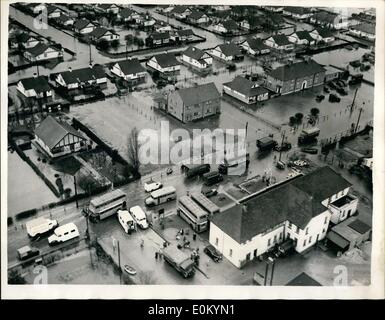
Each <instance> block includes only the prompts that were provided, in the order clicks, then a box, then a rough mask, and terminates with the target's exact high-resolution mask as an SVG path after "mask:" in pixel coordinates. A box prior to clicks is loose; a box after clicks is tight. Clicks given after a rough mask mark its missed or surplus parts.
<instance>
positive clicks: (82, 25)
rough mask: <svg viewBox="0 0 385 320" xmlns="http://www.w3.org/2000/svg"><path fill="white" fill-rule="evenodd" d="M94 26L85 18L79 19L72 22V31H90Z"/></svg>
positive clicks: (82, 32)
mask: <svg viewBox="0 0 385 320" xmlns="http://www.w3.org/2000/svg"><path fill="white" fill-rule="evenodd" d="M95 28H96V26H95V25H94V24H93V23H92V22H91V21H89V20H87V19H79V20H77V21H76V22H75V23H74V31H75V32H76V33H80V34H86V33H90V32H92V31H93V30H94V29H95Z"/></svg>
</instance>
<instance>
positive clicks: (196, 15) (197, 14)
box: [189, 10, 206, 20]
mask: <svg viewBox="0 0 385 320" xmlns="http://www.w3.org/2000/svg"><path fill="white" fill-rule="evenodd" d="M204 15H206V14H205V13H204V12H202V11H198V10H194V11H192V12H191V14H190V15H189V18H190V19H193V20H198V19H200V18H202V17H203V16H204Z"/></svg>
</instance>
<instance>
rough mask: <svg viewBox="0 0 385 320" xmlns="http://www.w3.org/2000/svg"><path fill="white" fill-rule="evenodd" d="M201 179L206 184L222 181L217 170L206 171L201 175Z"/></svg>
mask: <svg viewBox="0 0 385 320" xmlns="http://www.w3.org/2000/svg"><path fill="white" fill-rule="evenodd" d="M203 181H204V184H205V185H206V186H211V185H213V184H216V183H218V182H221V181H223V176H222V175H221V174H220V173H219V172H218V171H212V172H207V173H205V174H204V175H203Z"/></svg>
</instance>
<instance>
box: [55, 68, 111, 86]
mask: <svg viewBox="0 0 385 320" xmlns="http://www.w3.org/2000/svg"><path fill="white" fill-rule="evenodd" d="M59 74H60V75H61V76H62V77H63V80H64V81H65V82H66V83H67V84H70V83H77V82H86V81H89V80H96V79H100V78H104V77H105V76H106V75H105V72H104V69H103V67H102V66H99V65H97V66H94V67H92V68H90V67H87V68H82V69H76V70H68V71H64V72H60V73H58V74H57V75H59Z"/></svg>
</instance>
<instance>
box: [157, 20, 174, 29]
mask: <svg viewBox="0 0 385 320" xmlns="http://www.w3.org/2000/svg"><path fill="white" fill-rule="evenodd" d="M154 30H155V32H171V31H172V27H171V25H170V24H168V23H166V22H164V21H157V22H156V23H155V24H154Z"/></svg>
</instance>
